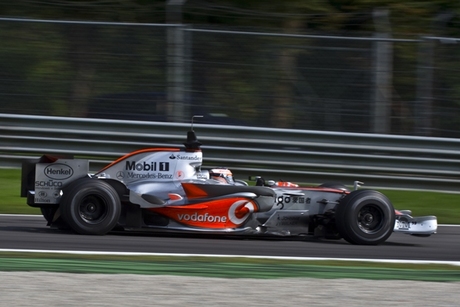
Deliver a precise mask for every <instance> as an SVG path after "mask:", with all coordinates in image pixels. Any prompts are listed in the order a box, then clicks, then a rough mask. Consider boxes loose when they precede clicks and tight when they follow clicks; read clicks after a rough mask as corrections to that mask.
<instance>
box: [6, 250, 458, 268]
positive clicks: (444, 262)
mask: <svg viewBox="0 0 460 307" xmlns="http://www.w3.org/2000/svg"><path fill="white" fill-rule="evenodd" d="M0 252H10V253H43V254H47V253H48V254H68V255H102V256H163V257H206V258H248V259H272V260H300V261H314V260H316V261H324V260H327V261H350V262H374V263H406V264H445V265H453V266H460V261H436V260H398V259H360V258H324V257H281V256H246V255H213V254H174V253H138V252H100V251H69V250H67V251H66V250H62V251H60V250H41V249H0Z"/></svg>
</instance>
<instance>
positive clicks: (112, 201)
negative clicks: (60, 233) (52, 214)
mask: <svg viewBox="0 0 460 307" xmlns="http://www.w3.org/2000/svg"><path fill="white" fill-rule="evenodd" d="M60 207H61V214H62V217H63V219H64V221H65V222H67V224H69V226H70V227H71V228H72V229H73V230H74V231H76V232H78V233H80V234H89V235H104V234H106V233H108V232H109V231H111V230H112V229H113V228H114V227H115V226H116V225H117V222H118V219H119V218H120V214H121V202H120V197H119V195H118V193H117V191H116V190H115V189H114V188H113V187H112V186H111V185H110V184H109V183H107V182H104V181H102V180H100V179H90V178H83V179H80V180H77V181H75V182H74V183H72V184H71V185H70V186H69V187H67V188H65V189H64V190H63V195H62V198H61V205H60Z"/></svg>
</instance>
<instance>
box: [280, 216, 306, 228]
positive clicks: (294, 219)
mask: <svg viewBox="0 0 460 307" xmlns="http://www.w3.org/2000/svg"><path fill="white" fill-rule="evenodd" d="M301 223H302V219H301V217H300V216H297V215H296V216H289V215H285V216H282V217H280V216H278V221H277V223H276V226H295V225H300V224H301Z"/></svg>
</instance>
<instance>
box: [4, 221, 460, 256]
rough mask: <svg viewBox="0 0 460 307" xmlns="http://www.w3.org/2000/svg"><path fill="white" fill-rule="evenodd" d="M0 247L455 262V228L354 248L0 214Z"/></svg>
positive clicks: (459, 235) (458, 242)
mask: <svg viewBox="0 0 460 307" xmlns="http://www.w3.org/2000/svg"><path fill="white" fill-rule="evenodd" d="M0 249H21V250H24V249H25V250H56V251H59V250H61V251H62V250H64V251H95V252H136V253H168V254H171V253H173V254H176V253H177V254H197V255H199V254H208V255H209V254H212V255H242V256H281V257H324V258H350V259H385V260H386V259H392V260H421V261H460V227H458V226H443V225H441V226H439V227H438V233H437V234H434V235H432V236H430V237H425V238H423V237H414V236H410V235H404V234H397V233H393V234H392V236H391V237H390V238H389V239H388V240H387V241H386V242H385V243H383V244H381V245H378V246H358V245H352V244H349V243H347V242H346V241H344V240H332V241H331V240H321V239H315V238H310V237H306V238H302V239H288V238H279V239H278V238H269V239H262V238H260V239H259V238H242V237H221V236H209V235H200V236H192V235H184V234H158V233H140V232H137V233H132V232H126V231H125V232H113V233H110V234H108V235H105V236H85V235H78V234H75V233H73V232H71V231H62V230H56V229H50V228H49V227H47V226H46V222H45V220H44V219H43V217H41V216H25V215H0Z"/></svg>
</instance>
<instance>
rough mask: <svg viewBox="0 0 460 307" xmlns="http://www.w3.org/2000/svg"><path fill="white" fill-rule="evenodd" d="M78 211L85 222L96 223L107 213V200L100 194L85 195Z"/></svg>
mask: <svg viewBox="0 0 460 307" xmlns="http://www.w3.org/2000/svg"><path fill="white" fill-rule="evenodd" d="M78 213H79V215H80V217H81V218H82V219H83V220H84V221H85V222H87V223H90V224H97V223H99V222H100V221H102V220H103V219H104V217H105V216H106V215H107V202H106V201H105V200H104V199H103V198H102V197H100V196H96V195H88V196H85V198H83V201H82V202H81V204H80V206H79V212H78Z"/></svg>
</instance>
